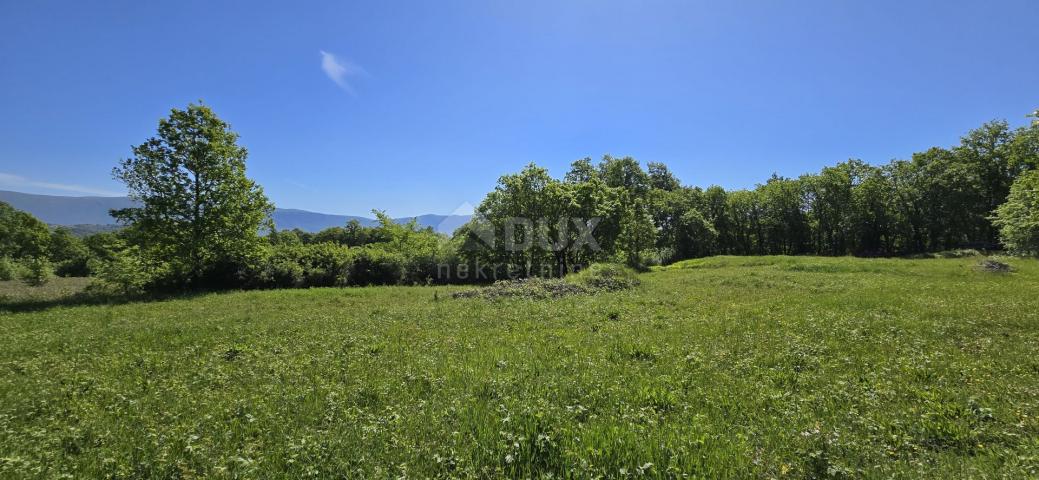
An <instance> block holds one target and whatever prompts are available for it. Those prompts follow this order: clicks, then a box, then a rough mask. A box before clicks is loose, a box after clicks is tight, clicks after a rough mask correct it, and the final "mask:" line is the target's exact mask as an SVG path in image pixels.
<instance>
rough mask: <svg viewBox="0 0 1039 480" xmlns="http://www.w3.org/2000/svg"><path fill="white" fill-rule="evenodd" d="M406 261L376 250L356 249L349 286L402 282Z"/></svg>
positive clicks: (397, 254) (398, 254)
mask: <svg viewBox="0 0 1039 480" xmlns="http://www.w3.org/2000/svg"><path fill="white" fill-rule="evenodd" d="M406 264H407V259H406V258H405V257H404V255H402V254H400V253H397V252H387V251H385V250H381V249H378V248H360V249H357V256H356V257H355V258H354V261H353V265H351V267H350V284H351V285H396V284H399V283H401V282H402V281H403V280H404V273H405V266H406Z"/></svg>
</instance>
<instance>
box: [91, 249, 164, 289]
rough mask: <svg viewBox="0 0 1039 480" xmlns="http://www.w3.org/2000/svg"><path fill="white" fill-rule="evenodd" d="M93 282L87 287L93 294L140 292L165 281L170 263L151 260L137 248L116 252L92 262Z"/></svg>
mask: <svg viewBox="0 0 1039 480" xmlns="http://www.w3.org/2000/svg"><path fill="white" fill-rule="evenodd" d="M90 269H91V271H93V272H94V275H95V277H94V281H93V282H92V283H91V284H90V286H88V287H87V288H88V290H90V291H91V292H93V293H104V294H116V295H138V294H141V293H144V292H145V291H146V290H149V289H152V288H154V287H156V286H159V285H161V284H162V283H163V281H164V279H166V278H167V276H168V271H169V266H168V265H165V264H162V263H158V262H154V261H149V260H148V259H146V258H144V257H143V256H142V255H141V253H140V251H139V250H138V249H137V248H129V249H126V250H124V251H121V252H116V253H113V255H112V256H111V258H110V259H109V260H94V261H92V262H91V266H90Z"/></svg>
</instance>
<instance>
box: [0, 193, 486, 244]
mask: <svg viewBox="0 0 1039 480" xmlns="http://www.w3.org/2000/svg"><path fill="white" fill-rule="evenodd" d="M0 202H5V203H8V204H10V205H11V206H12V207H14V208H16V209H18V210H22V211H25V212H29V213H30V214H32V215H33V216H35V217H36V218H39V219H40V220H42V221H43V222H44V223H48V224H51V225H60V226H74V225H75V226H84V225H97V226H100V227H102V228H103V227H105V226H111V225H115V223H116V222H115V219H114V218H112V216H111V215H109V214H108V211H109V210H112V209H119V208H128V207H132V206H134V202H133V201H132V200H130V199H129V198H127V197H97V196H81V197H74V196H63V195H41V194H36V193H24V192H15V191H11V190H0ZM271 217H272V218H273V219H274V225H275V227H276V228H277V229H278V230H292V229H296V228H298V229H300V230H303V231H307V232H317V231H320V230H324V229H326V228H329V227H342V226H345V225H346V224H347V222H349V221H351V220H357V221H358V222H360V224H361V225H363V226H366V227H371V226H375V225H378V223H379V222H378V221H377V220H376V219H374V218H369V217H362V216H357V215H336V214H331V213H319V212H311V211H309V210H302V209H298V208H275V209H274V213H273V214H272V215H271ZM470 217H471V216H470V215H438V214H432V213H430V214H424V215H416V216H414V217H400V218H394V221H396V222H399V223H404V222H409V221H411V219H413V218H414V219H416V221H417V223H418V225H419V226H420V227H423V228H425V227H433V229H434V230H435V231H437V232H439V233H444V234H447V235H450V234H451V233H453V232H454V231H455V229H457V228H458V227H460V226H462V225H464V224H465V223H466V222H468V221H469V218H470Z"/></svg>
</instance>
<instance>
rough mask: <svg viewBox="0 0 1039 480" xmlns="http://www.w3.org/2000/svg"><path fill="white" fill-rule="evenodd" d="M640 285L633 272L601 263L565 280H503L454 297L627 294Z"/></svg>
mask: <svg viewBox="0 0 1039 480" xmlns="http://www.w3.org/2000/svg"><path fill="white" fill-rule="evenodd" d="M638 285H639V279H638V274H637V273H635V271H634V270H632V269H631V268H628V267H625V266H623V265H617V264H612V263H599V264H593V265H591V266H589V267H588V268H586V269H584V270H582V271H580V272H578V273H574V274H571V275H569V276H567V277H565V278H540V277H532V278H524V279H518V280H500V281H497V282H494V284H492V285H490V286H487V287H482V288H474V289H470V290H463V291H461V292H457V293H455V294H454V297H455V298H492V299H493V298H507V297H525V298H538V299H540V298H555V297H565V296H569V295H582V294H594V293H599V292H611V291H616V290H626V289H629V288H634V287H636V286H638Z"/></svg>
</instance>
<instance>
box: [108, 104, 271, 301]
mask: <svg viewBox="0 0 1039 480" xmlns="http://www.w3.org/2000/svg"><path fill="white" fill-rule="evenodd" d="M237 141H238V134H236V133H234V132H233V131H231V128H230V126H229V125H228V124H227V123H225V122H223V121H222V120H220V119H219V118H217V116H216V115H215V114H214V113H213V111H212V110H210V109H209V107H206V106H205V105H195V104H191V105H188V107H187V108H186V109H184V110H179V109H173V110H172V111H171V112H170V116H169V117H168V118H165V119H163V120H161V121H159V128H158V136H156V137H152V138H150V139H148V140H147V141H146V142H144V143H142V144H141V145H139V146H137V147H134V148H133V153H134V156H133V157H132V158H129V159H126V160H123V161H122V162H121V163H120V165H119V166H118V167H116V168H115V169H114V170H113V175H114V177H115V178H116V179H118V180H121V181H122V182H123V183H125V184H126V186H127V188H128V189H129V193H130V198H131V199H133V200H134V201H136V202H137V203H138V204H140V207H134V208H126V209H121V210H116V211H113V212H112V215H113V216H114V217H115V218H116V219H117V220H119V221H120V222H121V223H124V224H127V225H129V232H128V235H129V238H130V239H131V241H132V242H133V243H134V244H136V245H138V246H139V247H140V248H141V251H142V254H143V255H146V256H147V257H149V258H150V259H153V260H155V261H159V262H163V263H167V264H169V267H170V272H171V274H172V275H173V276H174V278H173V280H176V281H186V282H188V284H190V285H198V284H199V283H200V282H202V281H203V280H205V277H206V276H207V275H209V274H213V273H214V272H215V271H216V270H219V269H221V268H226V267H227V266H228V265H235V264H238V265H241V264H243V263H245V262H248V261H250V260H253V259H255V258H256V257H257V256H258V255H259V254H260V252H262V246H261V245H262V243H261V242H262V240H261V237H260V233H261V230H262V229H264V228H266V229H270V228H272V223H271V221H270V214H271V211H272V210H273V205H272V204H271V203H270V202H269V201H268V200H267V197H266V196H264V194H263V189H262V188H261V187H260V186H259V185H257V184H256V183H255V182H253V181H252V180H250V179H249V178H248V177H246V175H245V159H246V155H247V152H246V150H245V148H242V147H240V146H238V144H237Z"/></svg>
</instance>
